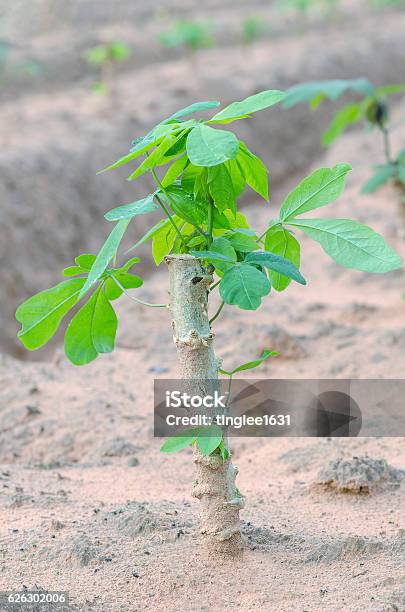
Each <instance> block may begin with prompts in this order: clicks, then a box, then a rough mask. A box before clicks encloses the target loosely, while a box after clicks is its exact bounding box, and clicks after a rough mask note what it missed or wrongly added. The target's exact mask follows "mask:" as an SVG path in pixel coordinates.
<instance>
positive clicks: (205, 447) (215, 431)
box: [197, 425, 222, 457]
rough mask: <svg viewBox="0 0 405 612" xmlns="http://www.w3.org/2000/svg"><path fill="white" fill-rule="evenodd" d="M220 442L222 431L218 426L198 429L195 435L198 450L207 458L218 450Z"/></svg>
mask: <svg viewBox="0 0 405 612" xmlns="http://www.w3.org/2000/svg"><path fill="white" fill-rule="evenodd" d="M221 442H222V429H221V428H220V427H219V426H218V425H210V426H209V427H204V428H199V430H198V435H197V444H198V448H199V449H200V452H201V454H202V455H204V456H205V457H207V456H208V455H211V453H213V452H214V450H216V449H217V448H218V446H219V445H220V444H221Z"/></svg>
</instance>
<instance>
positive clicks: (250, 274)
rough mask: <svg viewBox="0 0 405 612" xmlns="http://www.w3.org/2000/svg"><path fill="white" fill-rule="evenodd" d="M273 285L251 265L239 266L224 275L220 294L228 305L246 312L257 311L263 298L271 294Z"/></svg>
mask: <svg viewBox="0 0 405 612" xmlns="http://www.w3.org/2000/svg"><path fill="white" fill-rule="evenodd" d="M270 289H271V285H270V283H269V280H268V278H267V276H266V275H265V274H263V272H260V270H258V269H257V268H255V267H254V266H251V265H249V264H245V263H242V264H237V265H236V266H233V267H232V268H230V269H229V270H227V271H226V272H225V274H224V277H223V279H222V280H221V283H220V285H219V293H220V296H221V298H222V299H223V300H224V302H225V303H226V304H236V305H237V306H239V308H243V309H244V310H257V309H258V308H259V306H260V304H261V298H262V297H263V296H265V295H268V294H269V293H270Z"/></svg>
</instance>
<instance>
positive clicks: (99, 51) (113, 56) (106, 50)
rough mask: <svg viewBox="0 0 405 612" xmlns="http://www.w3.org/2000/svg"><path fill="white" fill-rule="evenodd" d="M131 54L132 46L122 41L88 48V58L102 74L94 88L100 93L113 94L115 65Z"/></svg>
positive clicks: (86, 55)
mask: <svg viewBox="0 0 405 612" xmlns="http://www.w3.org/2000/svg"><path fill="white" fill-rule="evenodd" d="M130 55H131V48H130V46H129V45H127V44H126V43H125V42H122V41H112V42H108V43H103V44H101V45H97V46H95V47H92V48H91V49H88V51H86V54H85V57H86V60H87V62H88V63H89V64H90V66H94V67H95V68H97V70H98V71H99V74H100V78H99V81H97V82H96V83H94V84H93V86H92V90H93V91H94V92H95V93H98V94H107V95H112V93H113V84H114V71H115V66H116V64H118V63H120V62H124V61H125V60H127V59H128V58H129V57H130Z"/></svg>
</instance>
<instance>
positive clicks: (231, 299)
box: [16, 84, 402, 364]
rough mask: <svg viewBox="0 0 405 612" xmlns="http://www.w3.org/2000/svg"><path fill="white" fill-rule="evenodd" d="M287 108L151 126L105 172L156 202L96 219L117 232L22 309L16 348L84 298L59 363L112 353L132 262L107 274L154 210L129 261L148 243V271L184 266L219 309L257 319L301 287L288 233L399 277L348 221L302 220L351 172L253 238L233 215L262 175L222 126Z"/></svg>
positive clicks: (204, 106) (295, 246) (268, 96)
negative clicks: (256, 313)
mask: <svg viewBox="0 0 405 612" xmlns="http://www.w3.org/2000/svg"><path fill="white" fill-rule="evenodd" d="M363 85H364V84H363ZM341 87H342V86H340V90H341ZM337 89H338V90H339V88H337ZM329 95H332V94H329ZM333 95H337V93H336V88H335V93H334V94H333ZM287 98H288V95H287V97H286V95H285V94H284V93H283V92H281V91H278V90H269V91H263V92H260V93H257V94H254V95H252V96H249V97H248V98H246V99H244V100H241V101H237V102H233V103H231V104H229V105H228V106H226V107H225V108H222V109H221V110H217V107H218V106H219V102H216V101H208V102H197V103H195V104H192V105H190V106H188V107H186V108H183V109H181V110H179V111H177V112H176V113H174V114H172V115H171V116H170V117H168V118H166V119H164V120H163V121H161V122H160V123H159V124H157V125H156V126H154V127H153V128H152V129H151V130H150V131H149V132H148V133H147V134H146V135H145V136H143V137H140V138H138V139H136V140H135V141H134V142H133V143H132V146H131V149H130V151H129V152H128V153H127V154H125V155H124V156H123V157H121V158H120V159H118V160H117V161H116V162H114V163H113V164H111V165H110V166H108V167H107V168H105V169H104V170H103V171H107V170H112V169H114V168H117V167H121V166H124V165H127V164H130V165H131V170H130V174H129V176H128V180H129V181H135V180H136V179H137V178H138V177H140V176H142V175H144V174H145V173H148V174H150V175H151V177H152V179H153V180H154V182H155V190H154V191H153V192H152V193H150V194H149V195H147V196H146V197H144V198H142V199H141V200H137V201H135V202H130V203H129V204H122V205H120V206H116V207H115V208H113V209H112V210H110V211H109V212H107V213H106V215H105V218H106V219H107V220H108V221H110V222H113V223H114V227H113V229H112V231H111V232H110V234H109V236H108V238H107V240H106V242H105V243H104V245H103V246H102V248H101V250H100V252H99V253H98V255H97V256H95V255H91V256H79V258H77V260H76V266H73V267H70V268H68V269H67V270H65V274H73V275H74V278H72V279H71V280H70V281H65V282H64V283H60V284H59V285H57V286H56V287H53V288H52V289H49V290H46V291H44V292H41V293H39V294H37V295H36V296H33V297H32V298H30V299H29V300H28V301H27V302H25V303H24V304H23V305H22V306H20V307H19V309H18V310H17V313H16V317H17V320H18V321H19V322H20V323H21V324H22V329H21V330H20V332H19V338H20V340H21V341H22V342H23V343H24V345H25V346H26V347H27V348H29V349H31V350H33V349H36V348H39V347H40V346H42V345H43V344H44V343H45V342H47V341H48V340H49V339H50V337H52V335H53V334H54V333H55V331H56V329H57V327H58V325H59V323H60V321H61V320H62V318H63V317H64V316H65V314H67V312H68V311H69V310H70V309H71V308H73V306H75V305H76V303H77V302H78V301H79V300H81V299H82V298H83V297H84V296H85V295H87V294H88V293H90V292H91V295H90V298H89V299H88V302H87V303H86V304H85V306H83V307H82V308H81V309H80V310H79V311H78V313H77V314H75V315H74V317H73V319H72V320H71V322H70V325H69V327H68V329H67V332H66V336H65V350H66V353H67V355H68V357H69V359H70V360H71V361H72V362H73V363H77V364H83V363H88V362H89V361H92V359H94V358H95V357H96V356H97V355H98V354H100V353H103V352H109V351H111V350H112V348H113V346H114V339H115V333H116V328H117V322H116V317H115V313H114V310H113V308H112V305H111V302H112V301H113V300H114V299H116V298H117V297H120V295H122V293H123V292H124V291H126V290H127V289H129V288H136V287H139V286H140V285H141V284H142V281H141V279H139V277H137V276H133V275H132V274H130V273H129V269H130V267H131V266H132V265H133V264H134V263H135V262H136V258H135V259H132V260H129V262H127V263H126V264H124V266H122V267H121V268H111V267H109V265H110V263H111V261H112V260H113V259H115V257H116V254H117V250H118V247H119V245H120V242H121V240H122V238H123V235H124V233H125V231H126V230H127V228H128V226H129V224H130V223H131V221H132V220H136V217H137V216H139V215H148V214H150V213H155V212H156V211H158V210H160V211H161V213H162V215H163V218H162V219H161V220H160V221H158V223H156V224H155V225H153V226H152V227H150V229H149V230H148V231H147V232H146V233H145V234H144V235H143V236H141V237H140V238H139V239H138V240H137V242H136V243H135V244H134V245H133V247H132V248H131V249H130V250H133V249H137V248H138V247H139V246H140V245H142V244H144V243H146V242H150V243H151V247H152V255H153V258H154V260H155V263H156V264H157V265H159V264H160V263H161V262H162V261H163V260H164V258H165V256H166V255H168V254H169V253H189V254H191V255H193V256H194V257H196V258H198V259H200V260H201V261H202V264H203V265H206V266H207V267H208V266H210V267H211V269H213V270H214V272H215V274H216V276H217V279H218V280H216V282H215V286H219V294H220V297H221V300H222V302H223V304H227V305H234V306H238V307H239V308H242V309H245V310H256V309H257V308H259V306H260V305H261V303H262V299H263V298H264V297H265V296H267V295H268V294H269V293H270V291H271V289H272V288H273V289H274V290H276V291H284V290H285V289H286V288H287V287H288V286H289V284H290V283H291V282H292V281H295V282H296V283H298V284H300V285H305V284H306V281H305V279H304V277H303V275H302V273H301V271H300V263H301V247H300V243H299V241H298V239H297V237H296V232H297V231H302V232H303V233H304V234H306V235H307V236H308V237H309V238H311V239H313V240H315V241H317V242H318V243H319V244H320V245H321V247H322V248H323V249H324V251H325V252H326V253H327V254H328V255H330V257H332V259H334V260H335V261H336V262H338V263H340V264H341V265H343V266H346V267H348V268H356V269H358V270H363V271H366V272H376V273H383V272H388V271H390V270H394V269H396V268H399V267H401V265H402V262H401V259H400V258H399V256H398V255H397V254H396V252H395V251H393V250H392V249H391V248H390V247H389V246H388V245H387V244H386V243H385V241H384V239H383V238H382V236H380V235H379V234H377V233H375V232H374V231H373V230H372V229H370V228H368V227H367V226H365V225H362V224H360V223H358V222H356V221H353V220H350V219H326V218H323V217H322V218H307V217H304V218H303V217H302V215H304V214H306V213H308V212H311V211H313V210H315V209H318V208H321V207H324V206H326V205H328V204H330V203H332V202H334V201H335V200H336V199H337V198H338V197H339V196H340V195H341V194H342V192H343V189H344V186H345V180H346V176H347V174H348V172H349V170H350V166H349V165H348V164H338V165H337V166H335V167H334V168H321V169H319V170H316V171H315V172H313V173H312V174H311V175H310V176H308V177H307V178H305V179H304V180H303V181H302V182H301V183H300V184H299V185H298V186H297V187H296V188H295V189H293V190H292V191H291V192H290V193H289V194H288V195H287V197H286V198H285V200H284V202H282V204H281V207H280V210H279V215H278V217H276V218H275V216H274V213H273V214H272V215H271V216H272V218H271V219H269V223H268V226H267V227H266V228H265V230H264V231H262V233H260V232H259V231H258V230H257V229H256V228H252V227H250V226H249V223H248V221H247V219H246V217H245V216H244V215H243V214H242V213H241V212H240V211H239V210H238V199H239V197H240V195H241V194H242V193H243V192H244V190H245V189H246V188H247V187H249V188H250V189H252V190H253V191H254V192H255V193H257V194H258V195H259V196H260V197H261V198H262V199H263V200H265V202H268V200H269V183H268V173H267V168H266V166H265V164H264V163H263V161H262V160H261V159H260V158H259V157H258V156H257V155H255V154H254V153H253V152H252V151H251V150H250V149H249V148H248V147H247V145H246V144H245V143H244V142H243V141H241V140H239V139H238V137H237V136H236V135H235V134H234V133H233V132H231V131H230V130H229V129H228V126H229V124H231V123H233V122H236V121H239V120H241V119H246V118H249V117H250V116H251V115H252V114H254V113H256V112H258V111H261V110H263V109H266V108H269V107H271V106H274V105H276V104H279V103H280V102H283V101H285V100H286V99H287ZM213 109H216V112H215V114H213V116H211V117H210V118H209V119H201V118H195V115H196V114H199V113H201V112H205V111H209V110H211V111H212V110H213ZM218 126H220V127H218ZM224 126H225V129H224ZM133 164H137V165H136V167H133ZM223 304H222V306H223ZM222 306H221V308H222Z"/></svg>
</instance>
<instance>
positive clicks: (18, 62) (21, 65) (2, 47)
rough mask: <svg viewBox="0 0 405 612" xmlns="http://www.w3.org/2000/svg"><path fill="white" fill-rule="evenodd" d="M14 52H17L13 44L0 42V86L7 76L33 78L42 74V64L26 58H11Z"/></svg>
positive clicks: (4, 41)
mask: <svg viewBox="0 0 405 612" xmlns="http://www.w3.org/2000/svg"><path fill="white" fill-rule="evenodd" d="M16 50H17V51H18V49H17V48H16V45H14V44H13V43H11V42H9V41H7V40H0V85H2V84H3V83H4V82H6V80H7V76H8V75H10V76H11V77H16V76H18V75H24V74H25V75H28V76H30V77H32V78H35V77H37V76H38V75H40V74H41V72H42V69H43V67H42V64H41V63H40V62H38V61H37V60H35V59H33V58H28V57H25V58H23V59H17V58H16V57H13V56H14V52H15V51H16Z"/></svg>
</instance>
